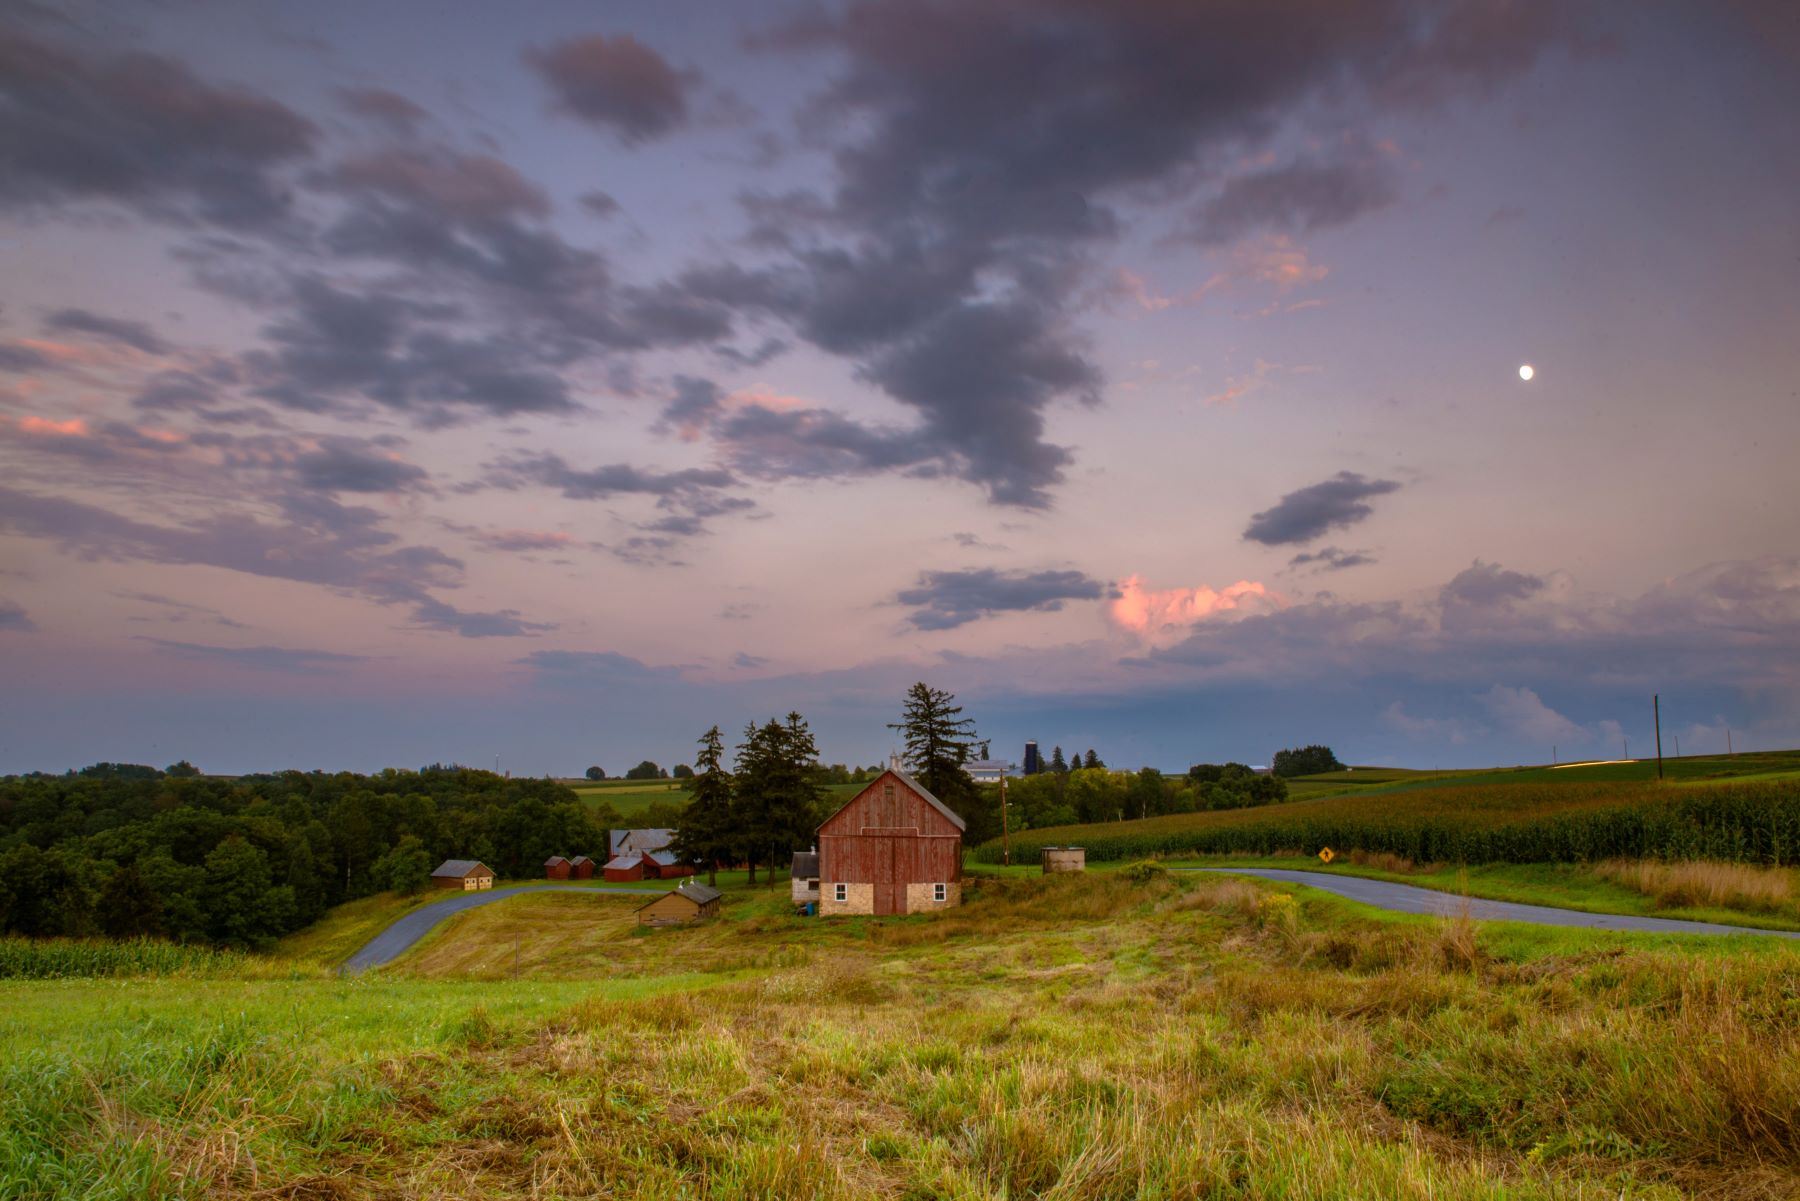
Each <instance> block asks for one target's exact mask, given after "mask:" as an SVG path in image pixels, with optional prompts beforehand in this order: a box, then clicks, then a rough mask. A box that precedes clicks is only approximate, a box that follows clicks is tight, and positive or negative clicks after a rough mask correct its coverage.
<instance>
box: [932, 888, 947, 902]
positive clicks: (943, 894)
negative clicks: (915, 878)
mask: <svg viewBox="0 0 1800 1201" xmlns="http://www.w3.org/2000/svg"><path fill="white" fill-rule="evenodd" d="M931 899H932V900H934V901H948V900H949V899H950V886H949V885H948V884H933V885H932V886H931Z"/></svg>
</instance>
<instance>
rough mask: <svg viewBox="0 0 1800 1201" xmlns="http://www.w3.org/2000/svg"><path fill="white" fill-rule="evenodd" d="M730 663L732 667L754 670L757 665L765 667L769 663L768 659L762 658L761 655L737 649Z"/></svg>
mask: <svg viewBox="0 0 1800 1201" xmlns="http://www.w3.org/2000/svg"><path fill="white" fill-rule="evenodd" d="M731 665H732V666H733V667H742V668H745V669H747V670H751V671H754V670H755V669H756V668H758V667H767V666H768V665H769V661H768V659H766V658H764V657H763V656H762V655H752V654H749V653H748V652H746V651H739V652H738V653H737V654H736V655H735V656H734V657H733V658H732V660H731Z"/></svg>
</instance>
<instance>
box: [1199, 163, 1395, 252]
mask: <svg viewBox="0 0 1800 1201" xmlns="http://www.w3.org/2000/svg"><path fill="white" fill-rule="evenodd" d="M1399 194H1400V193H1399V185H1398V180H1397V179H1396V177H1395V173H1394V169H1393V167H1392V166H1391V165H1390V164H1388V163H1387V162H1385V161H1383V160H1382V159H1380V158H1378V157H1375V156H1374V155H1365V156H1364V157H1361V158H1358V159H1353V160H1349V161H1342V162H1331V163H1316V162H1306V161H1302V162H1294V163H1288V164H1286V165H1284V166H1280V167H1272V168H1270V169H1268V170H1266V171H1255V172H1252V173H1250V174H1247V175H1239V176H1236V177H1234V178H1233V179H1230V180H1228V181H1227V182H1226V184H1225V186H1224V187H1223V188H1222V189H1220V191H1219V193H1218V195H1216V196H1214V197H1213V198H1212V199H1210V200H1208V201H1207V202H1206V203H1205V204H1203V205H1201V206H1200V208H1199V209H1198V211H1196V212H1195V214H1194V220H1193V224H1192V227H1191V229H1192V235H1193V237H1194V239H1195V240H1196V241H1198V242H1200V243H1202V244H1203V245H1220V244H1223V243H1226V242H1235V241H1237V240H1238V239H1239V238H1242V237H1244V236H1245V235H1246V234H1251V233H1255V232H1257V231H1258V230H1274V231H1277V232H1282V233H1302V234H1303V233H1310V232H1312V231H1313V230H1316V229H1324V228H1328V227H1330V226H1334V225H1344V224H1346V223H1348V222H1350V221H1353V220H1355V219H1356V218H1357V217H1360V216H1362V215H1363V214H1364V213H1368V212H1373V211H1374V210H1376V209H1380V208H1386V207H1387V206H1388V205H1390V204H1392V203H1393V202H1394V201H1395V200H1396V199H1398V198H1399Z"/></svg>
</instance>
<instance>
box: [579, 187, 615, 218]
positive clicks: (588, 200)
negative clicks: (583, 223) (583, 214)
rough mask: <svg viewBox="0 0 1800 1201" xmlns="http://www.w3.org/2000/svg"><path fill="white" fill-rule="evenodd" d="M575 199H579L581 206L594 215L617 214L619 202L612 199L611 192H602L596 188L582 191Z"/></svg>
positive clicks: (612, 215)
mask: <svg viewBox="0 0 1800 1201" xmlns="http://www.w3.org/2000/svg"><path fill="white" fill-rule="evenodd" d="M577 199H578V200H580V202H581V207H582V208H584V209H586V210H587V211H588V212H590V213H592V214H594V216H596V217H616V216H618V215H619V202H618V201H617V200H615V199H613V197H612V195H611V193H608V192H602V191H600V190H599V189H598V188H596V189H594V190H593V191H592V192H583V193H582V194H581V195H580V196H579V197H577Z"/></svg>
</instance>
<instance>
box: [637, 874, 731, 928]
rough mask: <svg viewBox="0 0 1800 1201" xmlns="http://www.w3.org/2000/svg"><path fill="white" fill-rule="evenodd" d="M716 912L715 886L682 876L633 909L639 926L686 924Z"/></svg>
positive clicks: (716, 913)
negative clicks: (635, 910) (669, 890)
mask: <svg viewBox="0 0 1800 1201" xmlns="http://www.w3.org/2000/svg"><path fill="white" fill-rule="evenodd" d="M718 913H719V890H718V889H716V888H710V887H708V886H707V885H705V884H702V883H700V881H698V880H683V881H682V882H681V883H680V884H679V885H677V886H676V888H675V889H674V891H672V892H668V893H664V894H663V895H662V896H660V897H657V898H656V899H655V900H654V901H651V902H650V903H649V904H647V905H643V906H640V907H639V908H638V911H637V919H638V925H640V926H686V925H691V924H692V923H694V922H697V921H701V920H703V919H705V918H709V917H717V916H718Z"/></svg>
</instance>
